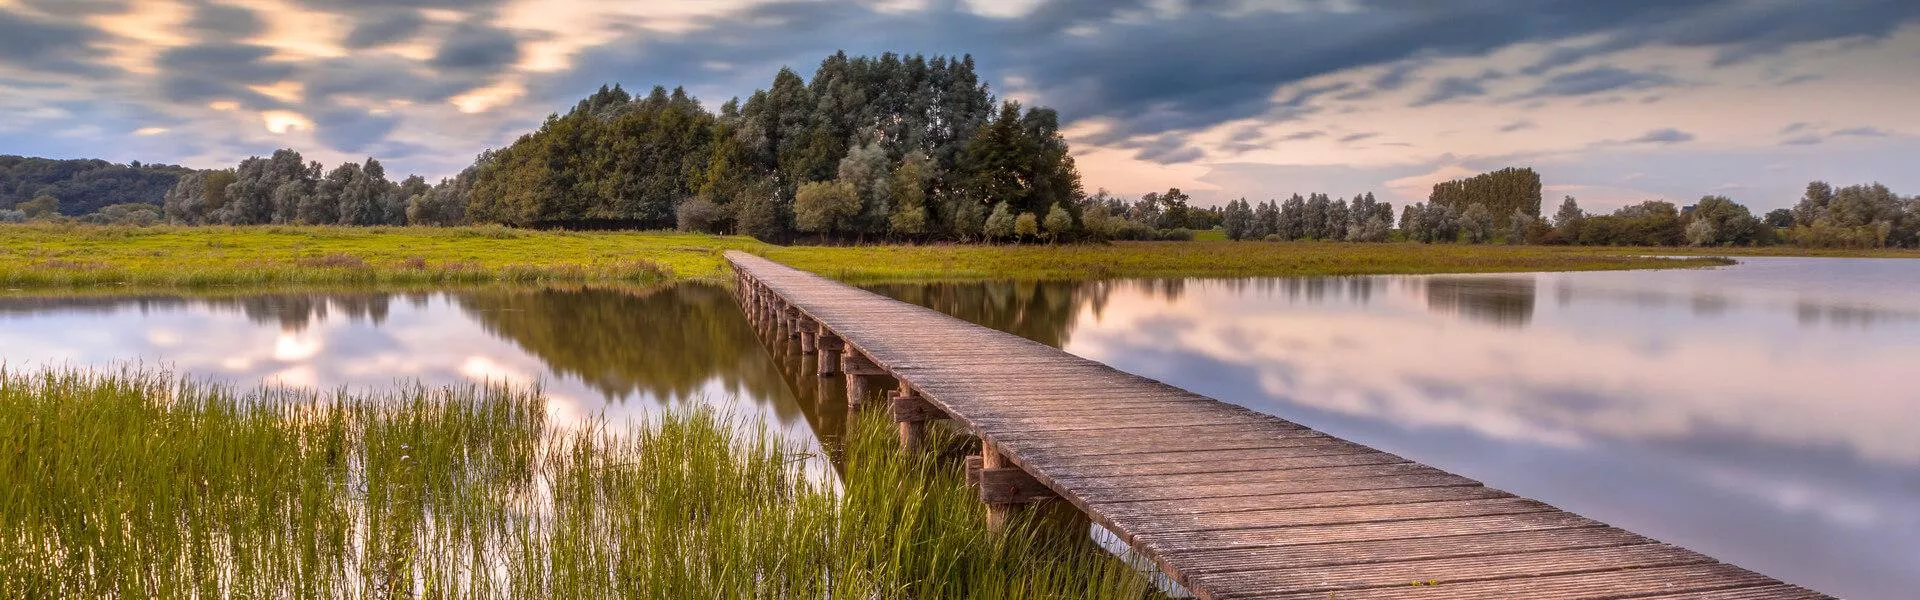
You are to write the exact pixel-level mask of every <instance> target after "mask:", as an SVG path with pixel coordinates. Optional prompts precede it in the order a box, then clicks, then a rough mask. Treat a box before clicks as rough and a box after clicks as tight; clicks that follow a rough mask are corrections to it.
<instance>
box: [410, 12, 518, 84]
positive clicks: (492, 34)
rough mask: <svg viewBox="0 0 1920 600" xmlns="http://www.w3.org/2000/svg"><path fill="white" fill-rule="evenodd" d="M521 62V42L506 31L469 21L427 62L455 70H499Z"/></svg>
mask: <svg viewBox="0 0 1920 600" xmlns="http://www.w3.org/2000/svg"><path fill="white" fill-rule="evenodd" d="M519 60H520V40H519V39H516V38H515V37H514V36H513V34H512V33H511V32H508V31H507V30H504V29H500V28H498V27H494V26H492V25H488V24H486V23H482V22H479V20H477V19H468V20H467V21H465V22H462V23H460V25H459V26H457V27H455V28H454V30H453V33H452V34H449V35H448V36H447V40H446V42H444V43H442V44H441V45H440V50H439V52H437V53H435V54H434V55H433V60H432V61H431V62H430V63H429V64H432V65H433V66H434V67H435V68H440V69H452V70H458V71H498V70H502V69H505V68H506V67H509V66H511V65H513V63H514V62H516V61H519Z"/></svg>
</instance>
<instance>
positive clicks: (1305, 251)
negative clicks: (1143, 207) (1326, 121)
mask: <svg viewBox="0 0 1920 600" xmlns="http://www.w3.org/2000/svg"><path fill="white" fill-rule="evenodd" d="M1654 252H1658V251H1657V250H1652V249H1638V250H1635V249H1617V248H1606V249H1594V248H1568V247H1549V246H1471V245H1464V244H1433V245H1426V244H1399V243H1395V244H1362V243H1342V242H1227V241H1215V242H1205V241H1193V242H1120V243H1114V244H1110V245H1062V246H913V247H899V246H891V247H889V246H863V247H837V248H823V247H786V248H777V249H772V250H769V251H767V252H765V253H764V254H765V256H767V257H768V258H772V259H775V260H778V261H781V262H784V263H786V264H788V265H791V266H794V267H796V268H800V269H806V270H809V271H813V272H816V273H821V274H825V275H828V276H831V277H835V278H838V279H842V280H846V281H852V282H860V283H877V282H886V281H941V280H977V279H1034V280H1055V279H1090V278H1091V279H1103V278H1116V277H1249V276H1283V277H1284V276H1298V277H1306V276H1324V275H1378V274H1418V273H1492V272H1516V271H1590V270H1606V269H1647V268H1672V267H1697V266H1708V265H1722V264H1729V263H1730V261H1726V260H1723V259H1716V258H1710V257H1700V258H1693V259H1685V260H1670V259H1658V258H1649V257H1647V254H1651V253H1654Z"/></svg>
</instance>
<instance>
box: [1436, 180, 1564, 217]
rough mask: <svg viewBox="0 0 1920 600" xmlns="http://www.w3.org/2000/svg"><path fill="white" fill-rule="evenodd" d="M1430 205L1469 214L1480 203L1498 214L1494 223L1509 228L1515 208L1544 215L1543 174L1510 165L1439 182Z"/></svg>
mask: <svg viewBox="0 0 1920 600" xmlns="http://www.w3.org/2000/svg"><path fill="white" fill-rule="evenodd" d="M1427 204H1430V205H1435V206H1445V207H1448V208H1450V209H1452V210H1453V211H1454V213H1455V214H1465V213H1466V210H1467V208H1468V207H1470V206H1472V205H1474V204H1480V205H1483V206H1485V207H1486V208H1487V211H1488V214H1491V215H1493V216H1494V217H1496V221H1495V223H1494V226H1496V227H1506V226H1508V224H1509V223H1508V215H1511V214H1513V213H1514V212H1515V211H1518V212H1519V213H1521V214H1525V215H1527V216H1533V217H1537V216H1540V174H1539V173H1536V172H1534V170H1533V169H1531V168H1513V167H1508V168H1505V169H1501V170H1498V171H1494V172H1491V173H1481V174H1479V175H1475V176H1473V177H1468V178H1466V179H1456V180H1453V181H1444V182H1440V183H1436V184H1433V193H1432V194H1431V195H1429V196H1428V197H1427Z"/></svg>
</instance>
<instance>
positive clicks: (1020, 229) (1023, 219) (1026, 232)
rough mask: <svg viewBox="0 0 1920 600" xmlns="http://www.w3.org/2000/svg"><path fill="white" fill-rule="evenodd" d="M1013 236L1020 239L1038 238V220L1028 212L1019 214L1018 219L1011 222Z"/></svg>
mask: <svg viewBox="0 0 1920 600" xmlns="http://www.w3.org/2000/svg"><path fill="white" fill-rule="evenodd" d="M1013 234H1014V235H1015V236H1019V237H1020V238H1021V239H1027V238H1032V237H1037V236H1039V235H1040V219H1038V218H1035V217H1034V216H1033V213H1030V212H1023V213H1020V216H1019V218H1016V219H1014V220H1013Z"/></svg>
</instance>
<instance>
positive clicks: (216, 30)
mask: <svg viewBox="0 0 1920 600" xmlns="http://www.w3.org/2000/svg"><path fill="white" fill-rule="evenodd" d="M187 28H188V29H192V30H194V31H195V32H198V33H200V34H201V35H202V36H203V37H204V38H206V39H213V40H226V39H238V38H246V37H252V36H255V35H259V34H260V32H262V31H265V30H266V28H267V24H266V22H264V21H261V20H260V15H258V14H255V13H254V12H253V11H252V10H249V9H245V8H241V7H238V6H231V5H226V4H215V3H211V2H209V3H204V4H201V5H199V6H196V7H194V9H193V18H191V19H188V20H187Z"/></svg>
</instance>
